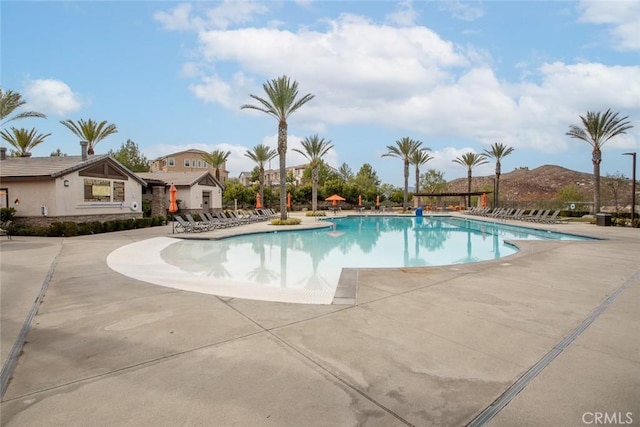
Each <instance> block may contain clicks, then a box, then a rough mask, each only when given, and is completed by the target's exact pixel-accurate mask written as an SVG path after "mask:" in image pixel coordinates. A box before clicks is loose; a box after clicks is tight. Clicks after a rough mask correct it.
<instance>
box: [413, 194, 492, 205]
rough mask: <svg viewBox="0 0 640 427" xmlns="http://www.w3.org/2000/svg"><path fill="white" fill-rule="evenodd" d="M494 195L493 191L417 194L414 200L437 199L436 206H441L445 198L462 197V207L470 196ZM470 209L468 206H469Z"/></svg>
mask: <svg viewBox="0 0 640 427" xmlns="http://www.w3.org/2000/svg"><path fill="white" fill-rule="evenodd" d="M488 193H492V191H472V192H466V191H464V192H451V193H415V194H414V195H413V197H414V200H415V199H416V197H435V198H436V206H439V205H440V200H441V199H442V198H443V197H460V206H465V199H466V198H467V197H469V196H481V195H483V194H488ZM467 207H468V206H467Z"/></svg>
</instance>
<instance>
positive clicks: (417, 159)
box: [409, 147, 433, 206]
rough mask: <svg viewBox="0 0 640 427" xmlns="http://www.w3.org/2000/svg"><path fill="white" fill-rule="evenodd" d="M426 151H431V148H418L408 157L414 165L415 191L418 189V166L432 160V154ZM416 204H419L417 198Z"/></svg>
mask: <svg viewBox="0 0 640 427" xmlns="http://www.w3.org/2000/svg"><path fill="white" fill-rule="evenodd" d="M427 151H431V148H427V147H424V148H422V149H420V150H416V151H414V152H413V154H412V155H411V158H410V159H409V161H410V162H411V164H412V165H415V167H416V188H415V192H416V193H418V192H419V191H420V166H422V165H424V164H426V163H427V162H428V161H429V160H433V156H432V155H431V154H429V153H427ZM418 206H420V200H418Z"/></svg>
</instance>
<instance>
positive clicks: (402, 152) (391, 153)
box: [382, 136, 422, 210]
mask: <svg viewBox="0 0 640 427" xmlns="http://www.w3.org/2000/svg"><path fill="white" fill-rule="evenodd" d="M420 145H422V142H421V141H416V140H413V139H411V138H409V137H408V136H405V137H404V138H402V139H399V140H397V141H396V146H393V145H387V152H386V153H385V154H383V155H382V157H397V158H399V159H402V161H403V162H404V199H403V200H402V210H407V200H408V198H409V164H410V163H411V156H412V155H413V152H414V151H417V150H420Z"/></svg>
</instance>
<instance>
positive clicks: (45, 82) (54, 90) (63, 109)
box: [24, 79, 82, 116]
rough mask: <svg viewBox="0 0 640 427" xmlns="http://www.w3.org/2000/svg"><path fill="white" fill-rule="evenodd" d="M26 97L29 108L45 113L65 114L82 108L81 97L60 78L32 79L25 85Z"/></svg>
mask: <svg viewBox="0 0 640 427" xmlns="http://www.w3.org/2000/svg"><path fill="white" fill-rule="evenodd" d="M24 98H25V100H26V101H27V104H28V109H30V110H35V111H39V112H41V113H44V114H55V115H58V116H63V115H65V114H68V113H72V112H74V111H78V110H79V109H80V108H82V101H81V99H80V97H79V96H78V95H77V94H75V93H73V91H72V90H71V88H70V87H69V86H68V85H67V84H66V83H64V82H63V81H60V80H55V79H40V80H30V81H28V82H27V84H26V85H25V89H24Z"/></svg>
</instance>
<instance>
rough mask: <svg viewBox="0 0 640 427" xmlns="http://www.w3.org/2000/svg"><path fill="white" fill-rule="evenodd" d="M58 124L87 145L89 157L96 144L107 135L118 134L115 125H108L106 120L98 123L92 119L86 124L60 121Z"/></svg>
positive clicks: (83, 122)
mask: <svg viewBox="0 0 640 427" xmlns="http://www.w3.org/2000/svg"><path fill="white" fill-rule="evenodd" d="M60 123H62V124H63V125H64V126H65V127H66V128H67V129H69V130H70V131H71V132H73V134H74V135H75V136H77V137H78V138H80V139H81V140H83V141H87V142H88V143H89V146H88V148H87V154H89V155H93V154H95V146H96V145H97V144H98V142H100V141H102V140H103V139H105V138H106V137H108V136H109V135H111V134H114V133H117V132H118V129H117V128H116V125H114V124H108V123H107V121H106V120H103V121H101V122H100V123H98V122H96V121H93V120H92V119H89V120H87V121H86V122H85V121H84V120H83V119H80V120H78V121H77V122H74V121H73V120H71V119H68V120H61V121H60Z"/></svg>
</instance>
